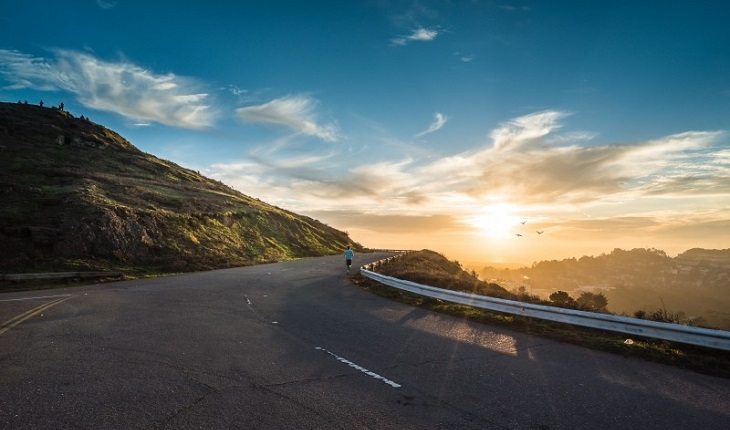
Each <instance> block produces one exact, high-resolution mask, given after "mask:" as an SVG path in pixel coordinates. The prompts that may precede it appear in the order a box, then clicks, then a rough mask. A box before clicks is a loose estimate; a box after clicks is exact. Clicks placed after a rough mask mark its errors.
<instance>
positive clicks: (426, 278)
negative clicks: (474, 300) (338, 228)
mask: <svg viewBox="0 0 730 430" xmlns="http://www.w3.org/2000/svg"><path fill="white" fill-rule="evenodd" d="M377 271H378V272H379V273H382V274H384V275H388V276H393V277H395V278H399V279H405V280H408V281H412V282H418V283H420V284H425V285H431V286H434V287H439V288H445V289H449V290H456V291H466V292H469V293H474V294H481V295H485V296H492V297H500V298H503V299H512V300H516V299H517V298H516V297H515V295H514V294H512V293H510V292H509V291H507V290H505V289H504V288H502V287H500V286H499V285H497V284H492V283H487V282H484V281H482V280H480V279H479V278H478V277H477V276H476V274H475V273H469V272H467V271H465V270H464V269H462V267H461V266H460V265H459V263H457V262H454V261H449V260H448V259H447V258H446V257H444V256H443V255H441V254H439V253H437V252H434V251H430V250H427V249H424V250H422V251H417V252H410V253H407V254H405V255H402V256H400V257H398V258H396V259H394V260H391V261H390V262H388V263H386V264H383V265H381V266H380V267H378V270H377Z"/></svg>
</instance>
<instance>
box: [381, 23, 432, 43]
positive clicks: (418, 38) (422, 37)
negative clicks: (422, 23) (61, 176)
mask: <svg viewBox="0 0 730 430" xmlns="http://www.w3.org/2000/svg"><path fill="white" fill-rule="evenodd" d="M438 35H439V30H437V29H435V28H426V27H418V28H416V29H413V31H411V33H410V34H407V35H402V36H398V37H395V38H393V39H391V40H390V44H391V46H404V45H407V44H408V43H410V42H430V41H432V40H434V39H436V37H437V36H438Z"/></svg>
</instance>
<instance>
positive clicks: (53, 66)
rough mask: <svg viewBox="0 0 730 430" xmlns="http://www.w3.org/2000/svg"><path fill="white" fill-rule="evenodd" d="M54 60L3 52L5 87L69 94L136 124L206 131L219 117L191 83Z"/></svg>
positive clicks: (126, 66) (113, 65) (64, 54)
mask: <svg viewBox="0 0 730 430" xmlns="http://www.w3.org/2000/svg"><path fill="white" fill-rule="evenodd" d="M53 53H54V58H50V59H49V58H42V57H35V56H32V55H29V54H25V53H21V52H18V51H13V50H5V49H0V75H1V76H3V77H4V78H5V79H6V80H7V81H8V82H10V85H9V86H8V87H6V88H9V89H21V88H33V89H36V90H41V91H58V90H62V91H68V92H69V93H71V94H73V95H74V96H75V97H76V98H77V99H78V101H79V102H80V103H81V104H83V105H84V106H87V107H90V108H93V109H98V110H103V111H108V112H115V113H117V114H120V115H122V116H125V117H127V118H130V119H133V120H136V121H138V122H147V121H153V122H158V123H161V124H165V125H169V126H174V127H184V128H202V127H207V126H209V125H211V124H212V123H213V120H214V117H215V113H214V112H213V110H212V109H211V106H210V104H209V102H208V98H209V97H208V94H207V93H204V92H199V91H197V90H196V88H197V87H198V85H197V84H196V83H195V82H194V81H193V80H191V79H188V78H183V77H180V76H177V75H175V74H172V73H167V74H156V73H154V72H151V71H149V70H146V69H144V68H142V67H140V66H137V65H135V64H132V63H129V62H126V61H120V62H108V61H104V60H100V59H98V58H96V57H94V56H92V55H90V54H88V53H82V52H77V51H69V50H55V51H53Z"/></svg>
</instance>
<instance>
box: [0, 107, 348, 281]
mask: <svg viewBox="0 0 730 430" xmlns="http://www.w3.org/2000/svg"><path fill="white" fill-rule="evenodd" d="M0 199H1V201H2V204H1V205H0V243H1V244H2V246H0V270H1V271H3V272H24V271H49V270H69V269H74V270H87V269H89V270H90V269H94V270H96V269H115V270H122V271H126V272H129V273H134V272H140V273H144V272H150V271H152V272H157V271H162V272H169V271H188V270H200V269H212V268H220V267H228V266H237V265H247V264H253V263H262V262H270V261H277V260H283V259H291V258H295V257H305V256H317V255H325V254H332V253H337V252H340V251H341V250H342V249H343V247H344V246H345V245H346V244H348V243H352V241H351V239H350V238H349V237H348V235H347V234H346V233H344V232H342V231H339V230H336V229H334V228H331V227H329V226H327V225H325V224H323V223H321V222H319V221H317V220H314V219H312V218H309V217H306V216H302V215H297V214H295V213H293V212H289V211H287V210H284V209H280V208H278V207H275V206H272V205H269V204H267V203H264V202H262V201H260V200H258V199H255V198H252V197H249V196H246V195H244V194H242V193H240V192H238V191H236V190H234V189H232V188H230V187H228V186H226V185H224V184H223V183H221V182H219V181H215V180H212V179H209V178H206V177H205V176H202V175H200V174H199V173H197V172H195V171H192V170H189V169H185V168H183V167H180V166H178V165H177V164H175V163H172V162H170V161H166V160H162V159H159V158H157V157H155V156H153V155H150V154H146V153H144V152H142V151H140V150H139V149H137V148H136V147H134V146H133V145H132V144H131V143H129V142H128V141H126V140H125V139H124V138H122V137H121V136H119V135H118V134H117V133H115V132H113V131H111V130H109V129H107V128H105V127H103V126H101V125H98V124H95V123H93V122H91V121H89V120H88V119H80V118H75V117H73V116H72V115H71V114H69V113H67V112H63V111H61V110H59V109H55V108H41V107H39V106H34V105H23V104H15V103H0ZM354 245H355V247H356V248H360V246H359V245H357V244H354Z"/></svg>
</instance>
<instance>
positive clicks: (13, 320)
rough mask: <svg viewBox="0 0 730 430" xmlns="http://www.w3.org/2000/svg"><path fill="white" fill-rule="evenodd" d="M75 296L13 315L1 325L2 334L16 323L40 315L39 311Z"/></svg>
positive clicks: (0, 331)
mask: <svg viewBox="0 0 730 430" xmlns="http://www.w3.org/2000/svg"><path fill="white" fill-rule="evenodd" d="M71 297H73V296H70V297H64V298H62V299H58V300H54V301H52V302H50V303H44V304H42V305H40V306H36V307H34V308H33V309H31V310H29V311H26V312H23V313H22V314H20V315H18V316H16V317H13V318H11V319H9V320H8V321H5V322H4V323H3V324H2V325H0V335H2V334H3V333H5V332H6V331H8V330H10V329H11V328H13V327H15V326H16V325H18V324H20V323H22V322H23V321H25V320H27V319H28V318H32V317H34V316H35V315H38V314H39V313H41V312H43V311H45V310H46V309H48V308H50V307H53V306H56V305H57V304H59V303H61V302H65V301H66V300H68V299H70V298H71Z"/></svg>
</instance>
